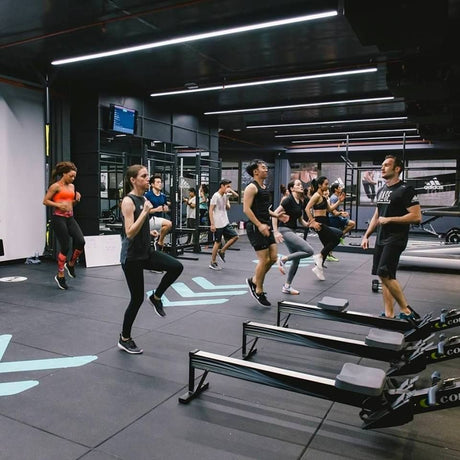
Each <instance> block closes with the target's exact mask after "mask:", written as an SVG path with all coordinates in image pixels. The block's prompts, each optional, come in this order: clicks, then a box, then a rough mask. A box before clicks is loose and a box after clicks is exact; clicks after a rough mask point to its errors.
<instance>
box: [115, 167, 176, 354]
mask: <svg viewBox="0 0 460 460" xmlns="http://www.w3.org/2000/svg"><path fill="white" fill-rule="evenodd" d="M125 188H126V190H129V193H128V194H127V195H126V196H125V197H124V198H123V201H122V203H121V213H122V220H123V227H122V244H121V257H120V259H121V267H122V269H123V272H124V274H125V277H126V282H127V283H128V287H129V292H130V294H131V299H130V302H129V305H128V307H127V309H126V311H125V315H124V319H123V328H122V332H121V334H120V339H119V341H118V348H120V349H121V350H123V351H126V352H127V353H131V354H138V353H142V351H143V350H142V349H141V348H139V347H138V346H137V345H136V344H135V342H134V340H133V339H132V338H131V329H132V326H133V323H134V320H135V319H136V316H137V313H138V311H139V308H140V307H141V305H142V302H143V301H144V270H157V271H164V272H165V274H164V275H163V277H162V279H161V281H160V284H159V285H158V287H157V288H156V289H155V290H154V291H153V293H152V294H151V295H150V296H148V300H149V301H150V303H151V305H152V306H153V309H154V311H155V313H157V315H159V316H166V313H165V312H164V310H163V303H162V302H161V297H162V295H163V294H164V292H165V291H166V289H167V288H168V287H169V286H171V284H172V283H173V282H174V281H175V280H176V279H177V278H178V277H179V275H180V274H181V273H182V270H183V266H182V264H181V263H180V262H179V261H178V260H176V259H174V258H173V257H171V256H169V255H168V254H165V253H164V252H155V251H153V249H152V248H151V244H150V226H149V216H150V210H151V209H152V207H153V205H152V203H151V202H150V201H149V200H147V199H146V198H145V197H144V193H145V192H146V190H148V189H149V174H148V171H147V169H146V168H145V167H144V166H142V165H132V166H130V167H129V168H128V170H127V172H126V179H125Z"/></svg>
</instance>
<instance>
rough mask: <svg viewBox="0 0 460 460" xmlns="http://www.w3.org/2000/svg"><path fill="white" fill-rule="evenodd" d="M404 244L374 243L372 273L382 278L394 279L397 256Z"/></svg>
mask: <svg viewBox="0 0 460 460" xmlns="http://www.w3.org/2000/svg"><path fill="white" fill-rule="evenodd" d="M404 249H405V246H401V245H400V244H385V245H380V244H376V245H375V248H374V262H373V264H372V274H373V275H377V276H382V277H384V278H390V279H391V280H394V279H396V269H397V268H398V263H399V258H400V256H401V253H402V252H403V251H404Z"/></svg>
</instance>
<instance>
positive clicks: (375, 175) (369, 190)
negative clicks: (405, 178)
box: [359, 168, 385, 205]
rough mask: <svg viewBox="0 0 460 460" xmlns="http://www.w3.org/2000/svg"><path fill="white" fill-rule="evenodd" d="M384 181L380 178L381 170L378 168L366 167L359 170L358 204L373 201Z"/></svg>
mask: <svg viewBox="0 0 460 460" xmlns="http://www.w3.org/2000/svg"><path fill="white" fill-rule="evenodd" d="M384 183H385V181H384V180H383V179H382V171H381V170H380V168H379V169H371V168H369V169H366V170H363V171H360V172H359V184H360V190H359V204H371V205H373V204H374V203H375V196H376V194H377V191H378V190H379V188H381V187H382V186H383V184H384Z"/></svg>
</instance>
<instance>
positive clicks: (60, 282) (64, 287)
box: [54, 275, 69, 291]
mask: <svg viewBox="0 0 460 460" xmlns="http://www.w3.org/2000/svg"><path fill="white" fill-rule="evenodd" d="M54 281H56V283H57V285H58V287H59V289H62V290H63V291H65V290H67V289H69V286H67V283H66V281H65V278H64V277H59V276H57V275H56V276H55V277H54Z"/></svg>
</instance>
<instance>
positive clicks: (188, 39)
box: [51, 11, 338, 65]
mask: <svg viewBox="0 0 460 460" xmlns="http://www.w3.org/2000/svg"><path fill="white" fill-rule="evenodd" d="M337 14H338V13H337V11H326V12H324V13H318V14H308V15H304V16H296V17H293V18H287V19H279V20H276V21H268V22H262V23H259V24H251V25H247V26H241V27H232V28H230V29H222V30H216V31H213V32H206V33H201V34H194V35H186V36H184V37H177V38H171V39H169V40H162V41H159V42H152V43H145V44H143V45H137V46H130V47H127V48H120V49H117V50H112V51H104V52H101V53H94V54H87V55H84V56H78V57H73V58H67V59H57V60H55V61H52V62H51V64H52V65H64V64H71V63H74V62H81V61H89V60H93V59H102V58H106V57H111V56H118V55H120V54H128V53H135V52H137V51H145V50H148V49H153V48H160V47H163V46H171V45H178V44H181V43H189V42H194V41H198V40H205V39H208V38H214V37H223V36H226V35H233V34H240V33H243V32H249V31H252V30H261V29H268V28H272V27H280V26H284V25H288V24H296V23H300V22H306V21H313V20H316V19H323V18H328V17H332V16H337Z"/></svg>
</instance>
